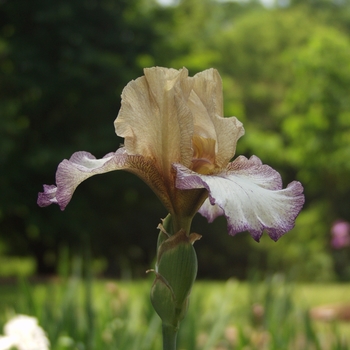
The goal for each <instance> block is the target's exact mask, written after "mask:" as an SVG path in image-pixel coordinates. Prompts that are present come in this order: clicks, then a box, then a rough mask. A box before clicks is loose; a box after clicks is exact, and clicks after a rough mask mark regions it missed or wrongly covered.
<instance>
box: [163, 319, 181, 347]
mask: <svg viewBox="0 0 350 350" xmlns="http://www.w3.org/2000/svg"><path fill="white" fill-rule="evenodd" d="M178 330H179V328H178V327H174V326H172V325H169V324H164V323H163V325H162V331H163V350H176V338H177V332H178Z"/></svg>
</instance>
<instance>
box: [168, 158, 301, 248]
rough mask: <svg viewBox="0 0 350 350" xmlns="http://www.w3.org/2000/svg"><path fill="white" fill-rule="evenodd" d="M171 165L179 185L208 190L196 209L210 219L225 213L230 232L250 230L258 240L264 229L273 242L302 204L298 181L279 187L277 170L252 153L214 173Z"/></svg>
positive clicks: (293, 220)
mask: <svg viewBox="0 0 350 350" xmlns="http://www.w3.org/2000/svg"><path fill="white" fill-rule="evenodd" d="M174 167H175V169H176V170H177V181H176V186H177V187H178V188H180V189H190V188H206V189H207V190H208V193H209V198H208V199H207V200H206V201H205V202H204V204H203V205H202V207H201V208H200V210H199V212H200V213H201V214H202V215H203V216H205V217H206V218H207V219H208V220H209V221H210V222H211V221H213V220H214V219H215V218H216V217H217V216H219V215H225V217H226V219H227V222H228V231H229V234H231V235H235V234H236V233H238V232H242V231H249V232H250V234H251V235H252V237H253V238H254V239H255V240H256V241H259V239H260V237H261V235H262V233H263V230H264V229H265V230H266V231H267V232H268V234H269V236H270V237H271V238H272V239H273V240H275V241H276V240H278V239H279V238H280V237H281V236H282V235H283V234H284V233H286V232H287V231H289V230H291V229H292V228H293V227H294V222H295V218H296V216H297V215H298V213H299V211H300V210H301V208H302V206H303V204H304V195H303V194H302V192H303V187H302V185H301V184H300V183H299V182H297V181H293V182H292V183H290V184H289V185H288V186H287V188H285V189H282V181H281V177H280V175H279V174H278V172H277V171H275V170H274V169H272V168H271V167H269V166H267V165H264V164H262V163H261V161H260V159H259V158H257V157H255V156H253V157H252V158H250V159H249V160H248V159H247V158H245V157H243V156H240V157H238V158H237V159H236V160H235V161H234V162H232V163H230V164H229V165H228V167H227V168H226V169H224V170H222V171H221V172H219V173H217V174H215V175H202V174H198V173H195V172H193V171H191V170H189V169H187V168H185V167H183V166H182V165H180V164H176V165H174Z"/></svg>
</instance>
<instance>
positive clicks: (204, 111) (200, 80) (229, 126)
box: [189, 68, 244, 167]
mask: <svg viewBox="0 0 350 350" xmlns="http://www.w3.org/2000/svg"><path fill="white" fill-rule="evenodd" d="M193 80H194V85H193V92H192V93H191V98H190V101H189V104H190V108H191V110H192V111H193V114H194V128H195V129H194V131H195V133H198V134H199V135H200V136H202V137H206V138H211V139H214V140H216V143H217V149H216V164H217V166H218V167H224V166H226V165H227V163H228V162H229V161H230V160H231V159H232V158H233V156H234V154H235V152H236V144H237V141H238V139H239V138H240V137H241V136H242V135H244V128H243V124H242V123H241V122H240V121H239V120H238V119H237V118H235V117H231V118H223V101H222V98H223V93H222V81H221V77H220V74H219V72H218V71H217V70H216V69H213V68H211V69H207V70H205V71H203V72H200V73H198V74H196V75H195V76H194V77H193ZM208 132H210V133H208Z"/></svg>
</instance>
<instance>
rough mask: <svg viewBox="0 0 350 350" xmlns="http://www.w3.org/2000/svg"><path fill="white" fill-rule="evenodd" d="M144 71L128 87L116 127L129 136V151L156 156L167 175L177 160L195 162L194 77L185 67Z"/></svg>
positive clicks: (184, 162) (154, 157) (161, 168)
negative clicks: (191, 97)
mask: <svg viewBox="0 0 350 350" xmlns="http://www.w3.org/2000/svg"><path fill="white" fill-rule="evenodd" d="M144 73H145V75H144V76H142V77H140V78H138V79H136V80H135V81H131V82H130V83H129V84H128V85H127V86H126V87H125V88H124V90H123V93H122V106H121V109H120V111H119V114H118V117H117V119H116V120H115V129H116V133H117V135H119V136H121V137H124V138H125V149H126V152H127V153H128V154H130V155H132V154H139V155H143V156H144V157H150V158H152V159H154V160H155V163H156V165H157V166H158V167H159V169H160V170H161V172H162V173H163V174H164V175H165V177H166V178H167V177H169V176H170V171H171V164H172V163H173V162H179V163H181V164H184V165H186V166H188V165H189V164H190V163H191V157H192V148H191V140H192V134H193V118H192V113H191V111H190V109H189V108H188V106H187V104H186V103H187V99H188V96H189V94H190V92H191V87H192V81H191V80H190V78H188V71H187V69H185V68H184V69H181V70H175V69H166V68H161V67H154V68H148V69H145V70H144Z"/></svg>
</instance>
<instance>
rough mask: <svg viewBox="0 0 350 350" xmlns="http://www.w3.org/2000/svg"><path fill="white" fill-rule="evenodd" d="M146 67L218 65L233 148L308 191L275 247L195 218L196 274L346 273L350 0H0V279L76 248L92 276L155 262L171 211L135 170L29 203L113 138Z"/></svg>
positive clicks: (47, 265) (335, 276)
mask: <svg viewBox="0 0 350 350" xmlns="http://www.w3.org/2000/svg"><path fill="white" fill-rule="evenodd" d="M155 65H157V66H165V67H173V68H181V67H183V66H185V67H187V68H188V69H189V71H190V75H194V74H195V73H197V72H199V71H201V70H204V69H207V68H210V67H214V68H217V69H218V70H219V72H220V74H221V76H222V79H223V86H224V108H225V115H226V116H232V115H234V116H236V117H237V118H238V119H239V120H240V121H242V122H243V124H244V126H245V130H246V134H245V136H244V137H242V138H241V139H240V140H239V142H238V148H237V154H243V155H245V156H247V157H249V156H251V155H253V154H256V155H257V156H259V157H260V158H261V159H262V160H263V162H264V163H266V164H269V165H270V166H272V167H273V168H275V169H276V170H278V171H279V172H280V173H281V175H282V177H283V181H284V186H286V185H287V184H288V183H289V182H291V181H293V180H299V181H301V182H302V183H303V185H304V187H305V195H306V203H305V207H304V209H303V211H302V212H301V214H300V216H299V217H298V219H297V222H296V227H295V228H294V229H293V230H292V231H291V232H289V233H288V234H286V235H285V236H284V237H282V238H281V239H280V240H279V241H278V243H275V242H273V241H271V240H270V239H269V237H265V236H264V237H263V239H262V240H261V242H260V243H256V242H255V241H254V240H253V239H252V238H251V237H250V235H249V234H248V233H241V234H238V235H237V236H235V237H230V236H229V235H228V234H227V230H226V221H225V219H224V218H219V219H217V220H216V221H215V222H214V223H212V224H208V223H207V222H206V220H205V219H204V218H202V217H200V216H199V215H198V216H196V218H195V220H194V224H193V231H194V232H198V233H200V234H202V235H203V238H202V239H201V240H200V241H199V242H197V243H196V251H197V254H198V259H199V278H202V279H227V278H230V277H234V278H239V279H245V278H247V277H248V275H249V273H250V271H252V270H254V271H258V272H259V273H261V274H262V275H264V274H268V273H275V272H283V273H287V274H291V275H292V276H293V278H294V279H295V280H299V281H349V280H350V267H349V265H350V264H349V263H350V246H349V245H350V242H349V239H347V238H346V237H349V225H348V223H347V222H348V221H350V181H349V180H350V1H349V0H290V1H288V0H276V1H269V2H267V1H264V2H260V1H257V0H256V1H254V0H251V1H248V0H246V1H243V0H242V1H214V0H184V1H173V2H169V1H167V2H165V1H164V2H157V1H155V0H153V1H152V0H32V1H30V2H29V1H27V0H1V1H0V169H1V171H0V276H1V277H13V276H18V275H24V276H31V275H41V276H47V275H53V274H56V273H57V272H59V270H60V268H62V265H64V264H63V262H64V261H66V259H67V258H69V257H73V256H75V255H77V254H81V253H82V252H83V251H86V250H90V251H91V255H92V258H93V259H92V260H93V271H94V273H95V274H96V275H99V276H107V277H114V278H125V279H130V278H141V277H144V276H145V271H146V270H147V269H149V268H151V267H152V266H153V260H154V257H155V249H156V241H157V230H156V226H157V225H158V223H159V222H160V218H162V217H164V216H165V215H166V214H167V213H166V212H165V209H164V208H163V207H162V205H161V204H160V202H159V201H158V199H157V198H156V197H155V195H154V194H153V193H152V192H151V190H150V189H148V187H147V186H146V185H145V184H144V183H143V182H142V181H141V180H139V179H138V178H137V177H136V176H133V175H131V174H129V173H125V172H121V171H120V172H113V173H109V174H105V175H103V176H95V177H93V178H91V179H89V180H88V181H86V182H85V183H83V184H82V185H80V186H79V187H78V189H77V191H76V193H75V195H74V199H73V200H72V202H71V203H70V204H69V206H68V207H67V208H66V210H65V211H64V212H61V211H60V209H59V208H58V206H54V205H53V206H50V207H47V208H39V207H38V206H37V204H36V199H37V193H38V192H39V191H42V184H53V183H54V182H55V171H56V167H57V165H58V163H59V162H60V161H61V160H62V159H64V158H69V157H70V155H71V154H72V153H73V152H75V151H78V150H85V151H89V152H91V153H92V154H94V155H95V156H96V157H102V156H104V155H105V154H106V153H108V152H111V151H115V150H116V149H117V148H118V147H119V145H120V143H121V142H122V140H121V139H119V138H118V137H117V136H116V135H115V133H114V127H113V121H114V119H115V117H116V115H117V113H118V110H119V107H120V94H121V92H122V89H123V87H124V86H125V85H126V84H127V83H128V82H129V81H130V80H132V79H136V78H137V77H139V76H141V75H142V74H143V72H142V69H143V68H144V67H149V66H155ZM338 224H342V225H343V226H341V227H342V231H341V232H342V233H340V234H337V232H340V231H339V230H340V229H339V226H337V227H338V231H337V227H336V226H334V225H338ZM332 230H333V231H332ZM332 232H333V236H334V237H335V238H334V237H333V238H332ZM337 235H338V236H337ZM337 237H338V238H339V237H343V238H344V239H343V241H341V242H342V243H339V239H338V241H336V242H335V241H334V239H337ZM332 239H333V240H332ZM334 242H335V243H334Z"/></svg>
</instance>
